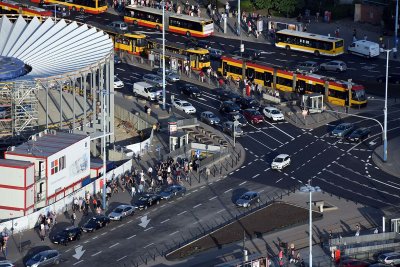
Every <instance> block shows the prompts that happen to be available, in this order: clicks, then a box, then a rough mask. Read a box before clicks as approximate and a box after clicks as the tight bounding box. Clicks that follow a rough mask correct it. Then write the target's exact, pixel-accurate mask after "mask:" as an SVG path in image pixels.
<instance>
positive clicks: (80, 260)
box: [72, 260, 83, 266]
mask: <svg viewBox="0 0 400 267" xmlns="http://www.w3.org/2000/svg"><path fill="white" fill-rule="evenodd" d="M82 261H83V260H80V261H78V262H75V263H74V264H72V265H74V266H75V265H77V264H79V263H81V262H82Z"/></svg>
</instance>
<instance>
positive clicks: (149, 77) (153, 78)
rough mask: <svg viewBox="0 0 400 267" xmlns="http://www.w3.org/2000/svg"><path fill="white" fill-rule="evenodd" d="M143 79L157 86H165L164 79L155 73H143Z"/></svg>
mask: <svg viewBox="0 0 400 267" xmlns="http://www.w3.org/2000/svg"><path fill="white" fill-rule="evenodd" d="M143 80H145V81H146V82H148V83H150V84H154V85H156V86H160V87H161V86H163V79H162V78H161V77H160V76H158V75H155V74H145V75H143Z"/></svg>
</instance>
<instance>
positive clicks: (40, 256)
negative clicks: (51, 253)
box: [32, 254, 42, 261]
mask: <svg viewBox="0 0 400 267" xmlns="http://www.w3.org/2000/svg"><path fill="white" fill-rule="evenodd" d="M41 258H42V255H41V254H36V255H35V256H33V258H32V260H34V261H40V259H41Z"/></svg>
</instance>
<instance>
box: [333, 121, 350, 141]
mask: <svg viewBox="0 0 400 267" xmlns="http://www.w3.org/2000/svg"><path fill="white" fill-rule="evenodd" d="M353 129H354V125H353V124H352V123H349V122H345V123H341V124H339V125H337V126H336V127H335V129H333V131H332V132H331V135H332V136H335V137H342V138H344V137H346V135H348V134H349V133H350V132H351V131H353Z"/></svg>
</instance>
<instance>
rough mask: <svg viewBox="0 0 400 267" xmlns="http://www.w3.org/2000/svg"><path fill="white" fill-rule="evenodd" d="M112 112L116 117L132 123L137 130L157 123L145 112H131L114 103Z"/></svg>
mask: <svg viewBox="0 0 400 267" xmlns="http://www.w3.org/2000/svg"><path fill="white" fill-rule="evenodd" d="M114 114H115V117H116V118H118V119H120V120H122V121H128V122H130V123H132V125H133V127H135V128H136V130H138V131H141V130H143V129H147V128H150V127H152V126H153V125H155V124H156V123H157V120H156V119H154V118H153V117H151V116H149V115H148V114H147V113H144V112H141V111H135V113H132V112H131V111H129V110H126V109H124V108H123V107H121V106H119V105H115V108H114Z"/></svg>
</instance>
